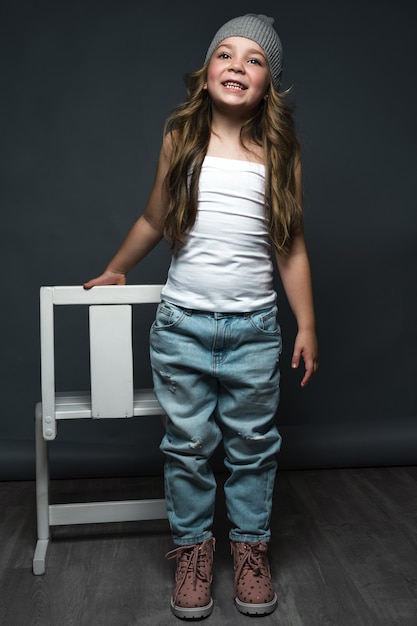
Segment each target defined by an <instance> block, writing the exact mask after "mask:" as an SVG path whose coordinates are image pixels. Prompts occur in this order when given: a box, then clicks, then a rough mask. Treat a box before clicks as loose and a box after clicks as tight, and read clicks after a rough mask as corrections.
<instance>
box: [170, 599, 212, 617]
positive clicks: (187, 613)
mask: <svg viewBox="0 0 417 626" xmlns="http://www.w3.org/2000/svg"><path fill="white" fill-rule="evenodd" d="M171 609H172V612H173V613H174V615H175V617H179V618H180V619H190V620H191V619H194V620H198V619H204V618H205V617H208V616H209V615H210V614H211V612H212V610H213V599H211V600H210V602H209V604H206V606H196V607H194V608H190V609H188V608H183V607H182V606H177V605H175V604H174V602H173V599H172V598H171Z"/></svg>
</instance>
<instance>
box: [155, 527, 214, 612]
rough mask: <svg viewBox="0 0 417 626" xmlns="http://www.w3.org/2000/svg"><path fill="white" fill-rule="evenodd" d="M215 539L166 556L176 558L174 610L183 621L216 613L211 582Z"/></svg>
mask: <svg viewBox="0 0 417 626" xmlns="http://www.w3.org/2000/svg"><path fill="white" fill-rule="evenodd" d="M214 546H215V539H214V537H211V538H210V539H207V540H206V541H204V542H203V543H197V544H194V545H191V546H179V547H178V548H175V550H171V552H168V553H167V554H166V555H165V558H166V559H174V558H176V559H177V570H176V573H175V588H174V593H173V595H172V598H171V608H172V611H173V613H174V615H176V617H180V618H182V619H201V618H202V617H207V616H208V615H210V613H211V612H212V610H213V599H212V597H211V581H212V573H211V572H212V567H213V553H214Z"/></svg>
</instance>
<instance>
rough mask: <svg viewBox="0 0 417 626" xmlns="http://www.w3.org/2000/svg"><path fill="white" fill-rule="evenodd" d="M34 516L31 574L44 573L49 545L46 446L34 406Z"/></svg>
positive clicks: (38, 412) (40, 410)
mask: <svg viewBox="0 0 417 626" xmlns="http://www.w3.org/2000/svg"><path fill="white" fill-rule="evenodd" d="M35 439H36V516H37V531H38V539H37V543H36V549H35V554H34V557H33V573H34V574H35V575H39V574H44V573H45V560H46V552H47V549H48V544H49V469H48V444H47V442H46V441H45V439H44V438H43V433H42V409H41V405H40V404H38V405H37V406H36V412H35Z"/></svg>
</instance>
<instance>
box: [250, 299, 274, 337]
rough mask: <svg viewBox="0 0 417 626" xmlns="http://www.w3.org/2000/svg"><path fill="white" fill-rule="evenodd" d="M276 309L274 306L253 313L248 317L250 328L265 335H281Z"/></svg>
mask: <svg viewBox="0 0 417 626" xmlns="http://www.w3.org/2000/svg"><path fill="white" fill-rule="evenodd" d="M277 313H278V309H277V306H276V305H274V306H273V307H271V308H270V309H267V310H264V311H255V313H252V314H251V316H250V317H249V319H250V322H251V324H252V326H253V327H254V328H255V329H256V330H257V331H259V332H260V333H262V334H265V335H281V328H280V325H279V324H278V319H277Z"/></svg>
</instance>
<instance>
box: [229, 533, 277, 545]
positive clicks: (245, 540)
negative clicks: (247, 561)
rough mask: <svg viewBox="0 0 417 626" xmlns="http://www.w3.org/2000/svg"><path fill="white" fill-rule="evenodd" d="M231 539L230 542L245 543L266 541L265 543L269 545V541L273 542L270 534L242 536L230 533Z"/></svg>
mask: <svg viewBox="0 0 417 626" xmlns="http://www.w3.org/2000/svg"><path fill="white" fill-rule="evenodd" d="M229 539H230V541H239V542H243V543H258V541H264V542H265V543H269V541H270V540H271V535H270V533H268V534H264V535H248V534H246V535H242V534H239V533H235V532H233V531H230V533H229Z"/></svg>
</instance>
